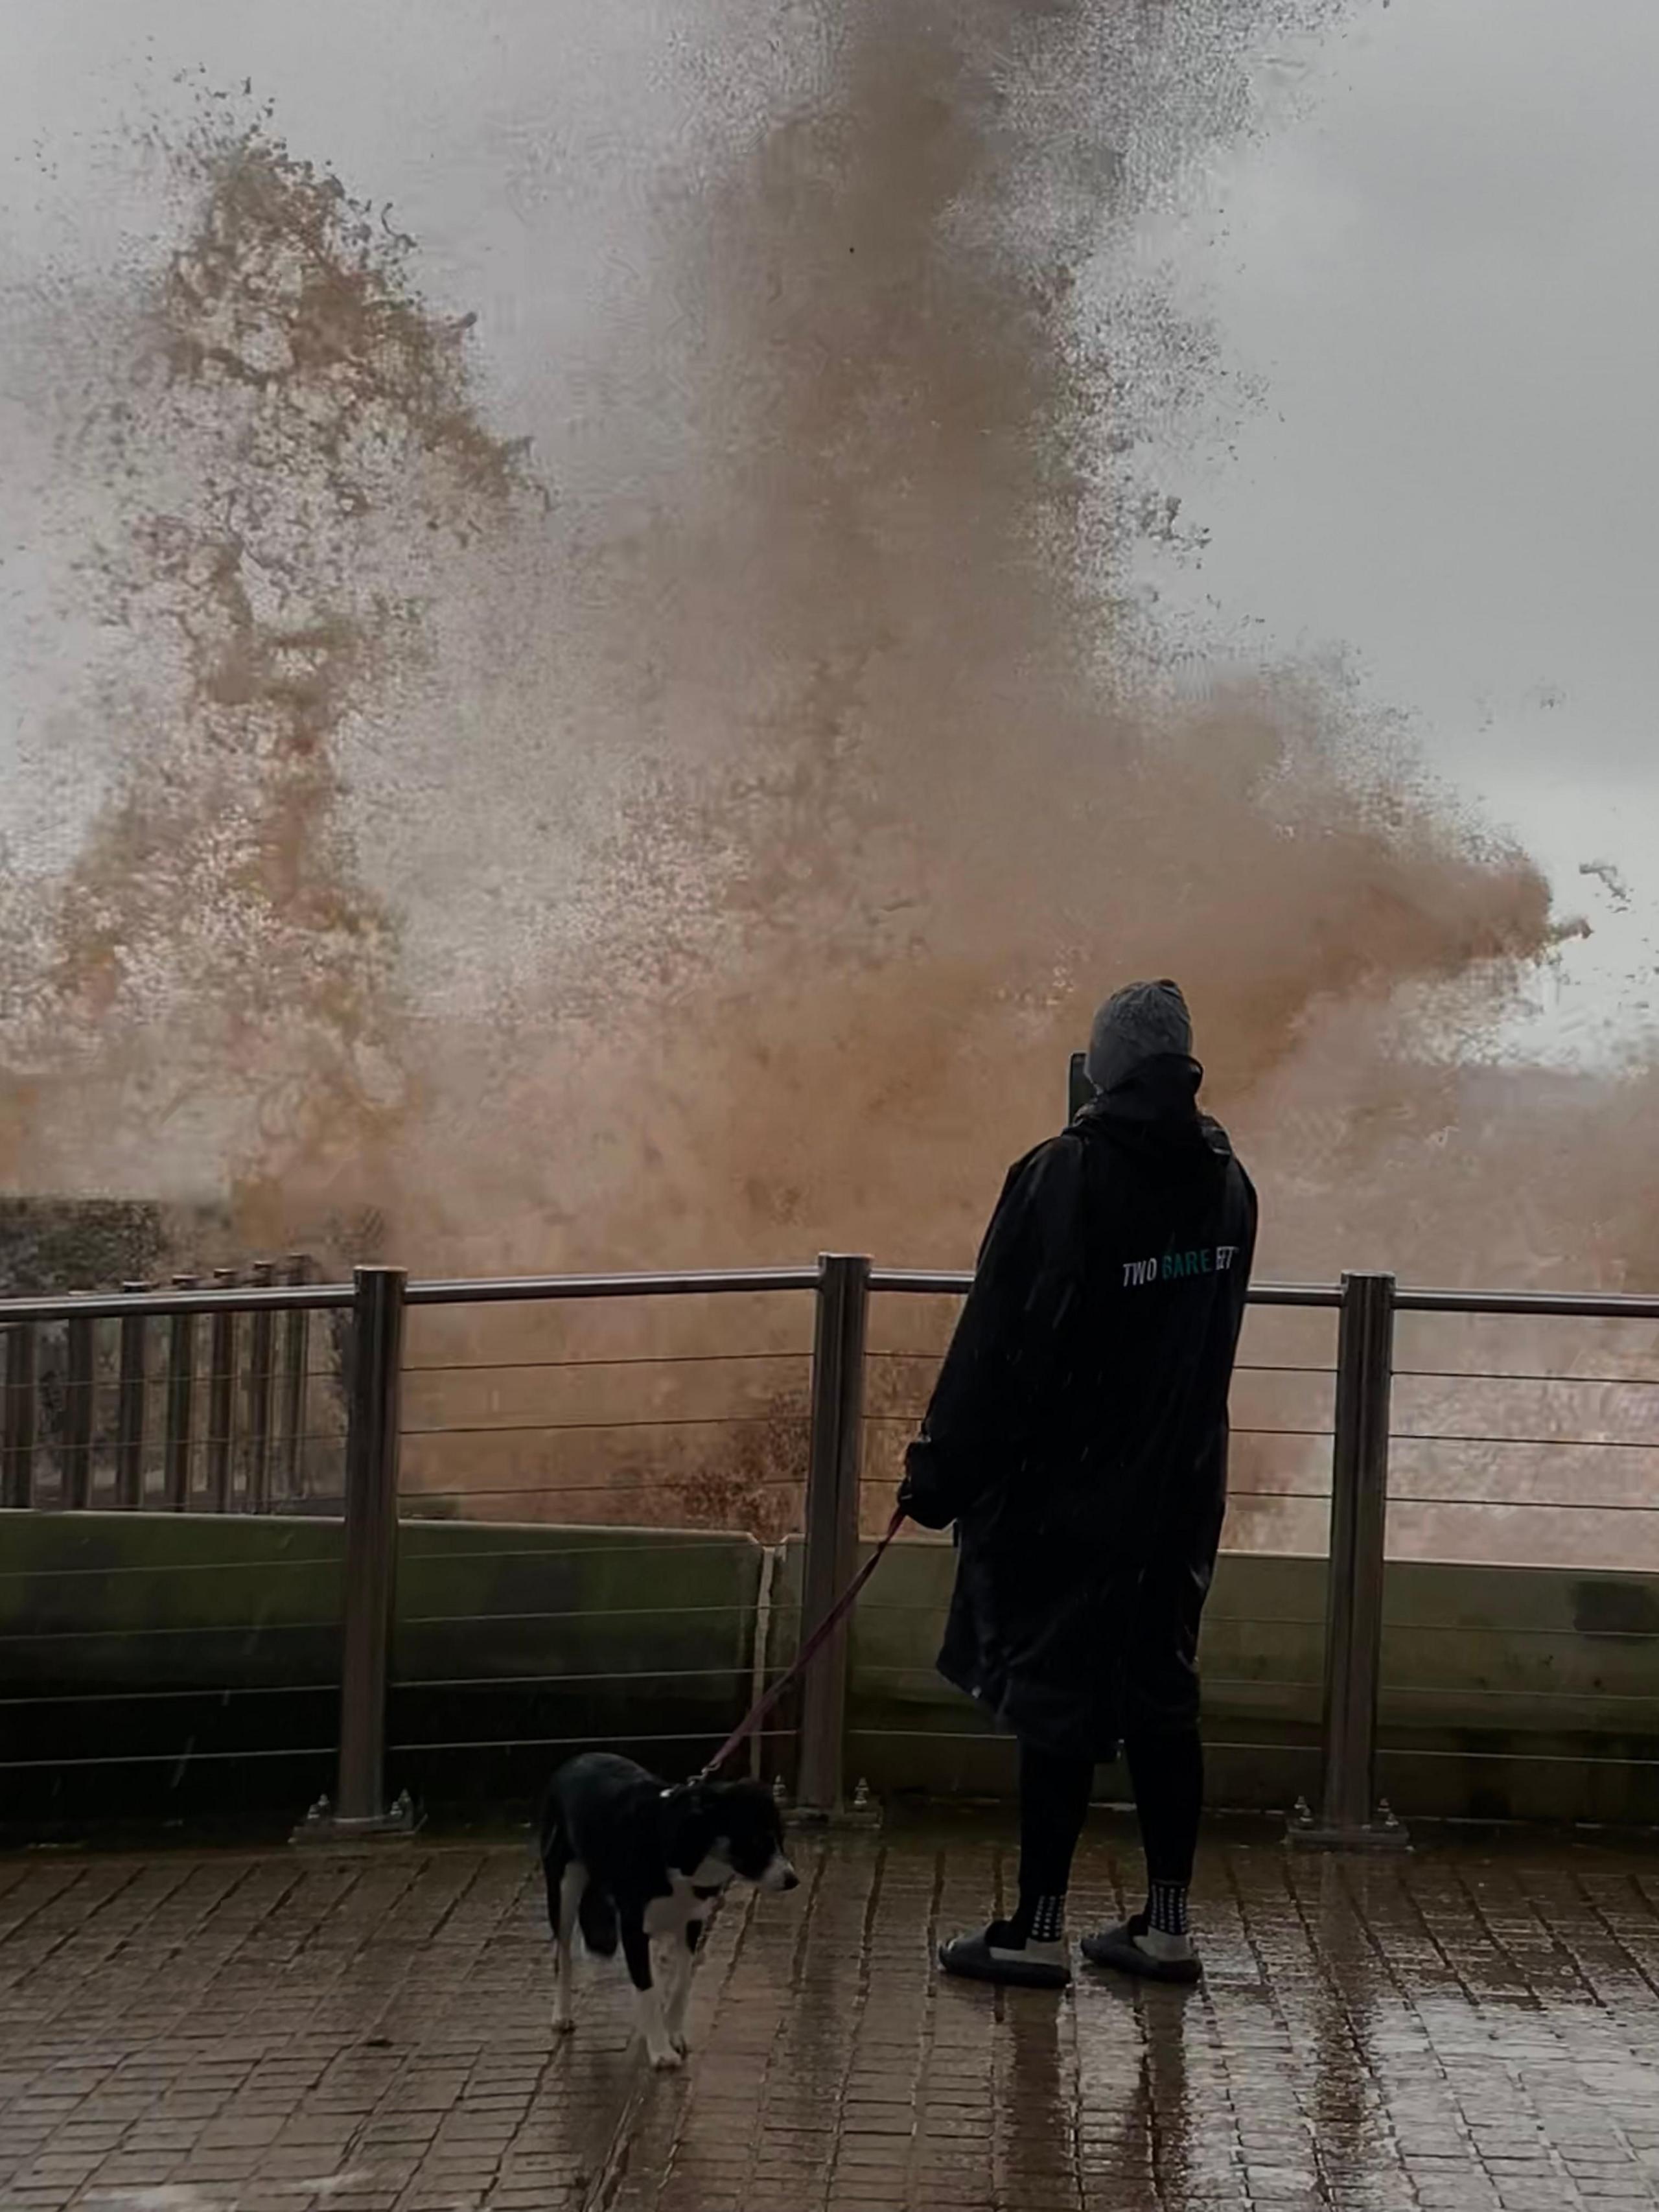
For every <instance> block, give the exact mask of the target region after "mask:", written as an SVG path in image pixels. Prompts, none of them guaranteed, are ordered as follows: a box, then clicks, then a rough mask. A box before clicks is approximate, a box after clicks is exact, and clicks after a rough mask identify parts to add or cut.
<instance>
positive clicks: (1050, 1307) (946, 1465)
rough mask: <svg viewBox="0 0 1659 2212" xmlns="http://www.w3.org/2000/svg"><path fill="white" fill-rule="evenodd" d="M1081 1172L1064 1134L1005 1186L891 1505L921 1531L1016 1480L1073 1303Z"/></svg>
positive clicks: (1073, 1145)
mask: <svg viewBox="0 0 1659 2212" xmlns="http://www.w3.org/2000/svg"><path fill="white" fill-rule="evenodd" d="M1081 1176H1082V1154H1081V1151H1080V1148H1079V1144H1078V1142H1077V1140H1076V1139H1074V1138H1071V1137H1064V1136H1062V1137H1058V1138H1055V1139H1054V1140H1053V1141H1052V1142H1051V1143H1049V1144H1047V1145H1043V1146H1040V1147H1039V1148H1038V1150H1037V1151H1036V1152H1033V1153H1031V1154H1030V1156H1029V1157H1028V1158H1025V1159H1024V1160H1022V1161H1021V1162H1020V1164H1019V1165H1018V1167H1016V1168H1014V1169H1013V1170H1012V1171H1011V1173H1010V1174H1009V1176H1008V1179H1007V1181H1006V1183H1005V1184H1004V1185H1003V1190H1002V1196H1001V1197H1000V1200H998V1202H997V1207H996V1211H995V1212H994V1214H993V1215H992V1217H991V1224H990V1226H989V1228H988V1229H987V1231H986V1233H985V1241H984V1243H982V1244H981V1248H980V1255H979V1261H978V1264H977V1266H976V1267H975V1271H974V1282H973V1287H972V1289H971V1290H970V1291H969V1293H968V1298H967V1303H966V1304H964V1306H963V1310H962V1315H961V1318H960V1319H959V1320H958V1322H957V1328H956V1333H955V1334H954V1335H953V1336H952V1338H951V1347H950V1350H949V1351H948V1352H946V1354H945V1363H944V1365H943V1366H942V1367H941V1369H940V1370H939V1381H938V1383H936V1385H935V1386H934V1389H933V1397H932V1399H931V1401H929V1404H928V1407H927V1416H926V1418H925V1419H924V1420H923V1422H922V1425H921V1434H920V1435H919V1436H918V1437H917V1438H916V1440H915V1443H913V1444H912V1445H911V1446H910V1448H909V1450H908V1452H907V1453H906V1455H905V1479H904V1484H903V1486H902V1489H901V1491H900V1493H899V1503H900V1504H902V1506H903V1507H904V1508H905V1510H906V1511H907V1512H908V1514H909V1515H910V1516H911V1518H912V1519H913V1520H915V1521H916V1522H920V1523H921V1526H922V1527H923V1528H948V1527H949V1526H950V1524H951V1522H953V1521H957V1520H959V1519H960V1518H961V1517H962V1516H963V1513H964V1512H966V1511H967V1510H968V1509H969V1507H970V1506H971V1505H972V1504H974V1503H975V1500H976V1499H978V1498H981V1496H983V1494H984V1493H985V1492H986V1490H987V1487H988V1486H990V1485H992V1484H994V1483H996V1482H999V1481H1001V1480H1007V1479H1010V1478H1011V1477H1012V1476H1013V1475H1015V1474H1017V1472H1018V1462H1019V1455H1020V1444H1021V1438H1022V1436H1023V1434H1024V1431H1025V1429H1026V1428H1027V1426H1028V1425H1029V1424H1030V1419H1031V1417H1032V1412H1033V1409H1034V1408H1035V1407H1036V1406H1037V1405H1038V1404H1039V1403H1040V1401H1041V1394H1042V1381H1043V1377H1044V1376H1045V1374H1046V1372H1047V1370H1048V1363H1049V1361H1050V1359H1051V1358H1052V1355H1053V1350H1054V1335H1055V1331H1056V1329H1057V1328H1058V1327H1059V1325H1060V1322H1061V1321H1062V1320H1063V1318H1064V1316H1065V1314H1066V1308H1067V1306H1068V1305H1069V1304H1070V1302H1071V1300H1072V1298H1073V1297H1074V1296H1075V1295H1076V1291H1077V1263H1076V1250H1077V1224H1078V1218H1079V1214H1078V1208H1079V1197H1080V1185H1081Z"/></svg>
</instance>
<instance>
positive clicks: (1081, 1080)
mask: <svg viewBox="0 0 1659 2212" xmlns="http://www.w3.org/2000/svg"><path fill="white" fill-rule="evenodd" d="M1087 1066H1088V1054H1086V1053H1081V1052H1074V1053H1073V1054H1072V1064H1071V1067H1070V1069H1069V1070H1068V1071H1067V1075H1066V1120H1067V1121H1076V1119H1077V1117H1078V1115H1079V1114H1080V1113H1081V1112H1082V1111H1083V1109H1084V1108H1085V1106H1086V1105H1087V1104H1088V1103H1089V1101H1090V1100H1091V1098H1092V1097H1094V1095H1095V1086H1094V1085H1093V1084H1092V1083H1091V1082H1090V1080H1089V1078H1088V1074H1087V1072H1086V1071H1087Z"/></svg>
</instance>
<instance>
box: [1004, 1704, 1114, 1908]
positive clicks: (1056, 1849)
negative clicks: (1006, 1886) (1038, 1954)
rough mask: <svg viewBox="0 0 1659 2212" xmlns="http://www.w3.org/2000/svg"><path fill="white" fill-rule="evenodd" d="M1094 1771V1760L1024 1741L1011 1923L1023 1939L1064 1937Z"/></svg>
mask: <svg viewBox="0 0 1659 2212" xmlns="http://www.w3.org/2000/svg"><path fill="white" fill-rule="evenodd" d="M1094 1777H1095V1770H1094V1765H1093V1762H1092V1761H1091V1760H1089V1759H1075V1758H1067V1757H1066V1756H1065V1755H1064V1754H1063V1753H1055V1752H1050V1751H1042V1750H1039V1749H1038V1748H1037V1747H1036V1746H1035V1745H1032V1744H1029V1743H1022V1744H1021V1745H1020V1747H1019V1909H1018V1911H1017V1912H1016V1913H1015V1915H1014V1917H1013V1918H1012V1920H1011V1921H1010V1922H1009V1923H1007V1924H1008V1926H1009V1928H1010V1929H1011V1930H1012V1933H1013V1935H1014V1936H1015V1938H1016V1940H1017V1941H1018V1942H1022V1943H1024V1942H1026V1941H1027V1940H1028V1938H1029V1939H1030V1941H1032V1942H1037V1943H1057V1942H1059V1941H1060V1928H1061V1923H1062V1922H1063V1920H1064V1917H1065V1912H1066V1884H1067V1882H1068V1881H1070V1879H1071V1873H1072V1859H1073V1854H1074V1853H1075V1851H1076V1850H1077V1842H1078V1838H1079V1836H1080V1835H1081V1834H1082V1832H1083V1823H1084V1820H1085V1818H1086V1816H1087V1814H1088V1810H1089V1790H1090V1786H1091V1784H1092V1783H1093V1781H1094Z"/></svg>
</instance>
